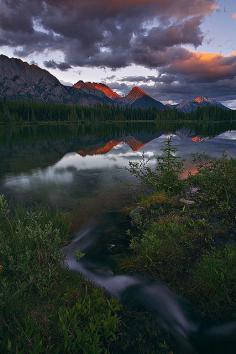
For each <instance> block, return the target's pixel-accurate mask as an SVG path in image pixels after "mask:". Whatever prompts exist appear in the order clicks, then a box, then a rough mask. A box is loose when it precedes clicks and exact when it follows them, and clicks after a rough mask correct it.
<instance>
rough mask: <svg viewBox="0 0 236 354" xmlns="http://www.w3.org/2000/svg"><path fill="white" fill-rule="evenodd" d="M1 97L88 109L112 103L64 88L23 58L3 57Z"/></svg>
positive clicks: (95, 96)
mask: <svg viewBox="0 0 236 354" xmlns="http://www.w3.org/2000/svg"><path fill="white" fill-rule="evenodd" d="M0 97H5V98H8V99H12V100H13V99H14V100H18V99H22V100H33V101H39V102H53V103H74V104H80V105H84V106H88V105H89V106H90V105H97V104H107V103H111V100H110V99H109V98H107V97H105V96H104V97H102V96H101V97H99V96H97V95H95V94H93V93H91V92H90V93H88V92H87V91H86V90H80V91H78V90H77V89H75V88H73V87H69V86H64V85H62V84H61V83H60V81H59V80H58V79H57V78H55V77H54V76H53V75H52V74H50V73H49V72H48V71H47V70H44V69H41V68H39V67H38V66H37V65H34V64H32V65H30V64H28V63H26V62H24V61H22V60H20V59H15V58H8V57H7V56H5V55H0Z"/></svg>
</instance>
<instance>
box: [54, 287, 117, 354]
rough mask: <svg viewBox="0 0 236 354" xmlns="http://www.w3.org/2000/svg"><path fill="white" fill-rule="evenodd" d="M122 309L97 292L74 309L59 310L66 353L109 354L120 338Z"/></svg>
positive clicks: (73, 307)
mask: <svg viewBox="0 0 236 354" xmlns="http://www.w3.org/2000/svg"><path fill="white" fill-rule="evenodd" d="M119 310H120V306H119V305H118V303H117V302H116V301H114V300H108V299H106V298H104V297H103V296H102V292H101V291H100V290H97V289H93V291H92V292H90V295H89V296H85V297H84V298H83V299H79V300H78V301H77V302H76V303H75V304H74V305H73V306H72V307H71V308H65V307H62V308H60V309H59V311H58V316H59V329H60V332H61V335H62V338H63V340H62V342H63V346H62V352H63V353H75V354H76V353H84V354H93V353H96V354H99V353H105V352H106V353H108V349H107V350H104V348H108V346H109V343H112V342H113V341H114V340H115V339H116V336H117V329H118V325H119V318H118V316H117V314H116V313H117V312H118V311H119Z"/></svg>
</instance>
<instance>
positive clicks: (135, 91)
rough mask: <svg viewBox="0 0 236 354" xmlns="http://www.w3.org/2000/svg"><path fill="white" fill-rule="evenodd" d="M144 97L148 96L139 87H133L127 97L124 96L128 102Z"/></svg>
mask: <svg viewBox="0 0 236 354" xmlns="http://www.w3.org/2000/svg"><path fill="white" fill-rule="evenodd" d="M144 96H148V94H147V93H146V92H145V91H143V90H142V89H141V88H140V87H138V86H134V87H133V88H132V90H131V91H130V92H129V93H128V95H127V96H126V99H127V100H128V101H129V102H134V101H136V100H137V99H139V98H142V97H144Z"/></svg>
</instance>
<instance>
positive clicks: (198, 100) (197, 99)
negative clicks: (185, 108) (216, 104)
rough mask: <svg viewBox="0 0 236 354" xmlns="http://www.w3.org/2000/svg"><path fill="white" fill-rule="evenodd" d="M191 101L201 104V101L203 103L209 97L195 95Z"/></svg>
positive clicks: (207, 100)
mask: <svg viewBox="0 0 236 354" xmlns="http://www.w3.org/2000/svg"><path fill="white" fill-rule="evenodd" d="M193 102H195V103H198V104H201V103H204V102H209V99H208V98H207V97H204V96H197V97H195V98H194V100H193Z"/></svg>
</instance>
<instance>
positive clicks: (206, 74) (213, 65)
mask: <svg viewBox="0 0 236 354" xmlns="http://www.w3.org/2000/svg"><path fill="white" fill-rule="evenodd" d="M133 85H140V86H141V87H142V88H143V89H144V90H146V91H147V92H149V93H150V94H151V95H153V96H154V97H155V98H157V99H159V100H161V101H167V100H169V99H171V100H173V101H179V100H181V99H182V98H183V97H185V98H187V99H190V98H193V97H194V96H196V95H203V96H207V97H211V98H215V99H217V100H220V101H225V100H228V101H229V100H235V87H236V53H232V54H231V55H229V56H223V55H219V54H214V53H211V54H209V53H195V52H190V51H187V53H186V55H185V56H183V57H182V59H179V58H178V56H177V57H176V58H175V59H174V60H172V61H169V63H168V64H167V65H166V66H164V67H162V68H161V69H160V70H159V75H156V76H154V75H152V76H147V77H144V76H128V77H124V78H123V79H121V80H120V81H117V82H116V83H114V84H113V88H116V89H119V90H122V91H123V92H127V91H128V90H129V88H130V87H131V86H133Z"/></svg>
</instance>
